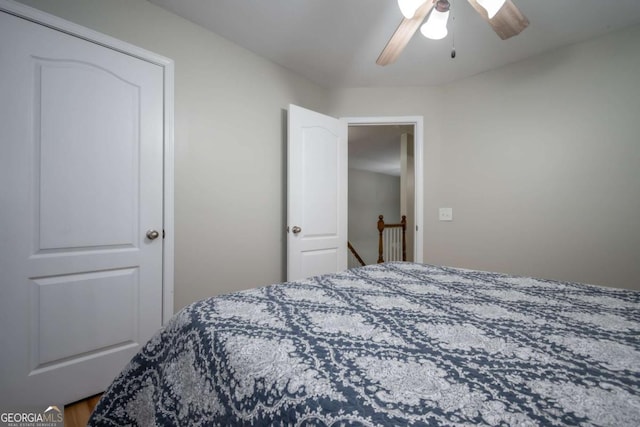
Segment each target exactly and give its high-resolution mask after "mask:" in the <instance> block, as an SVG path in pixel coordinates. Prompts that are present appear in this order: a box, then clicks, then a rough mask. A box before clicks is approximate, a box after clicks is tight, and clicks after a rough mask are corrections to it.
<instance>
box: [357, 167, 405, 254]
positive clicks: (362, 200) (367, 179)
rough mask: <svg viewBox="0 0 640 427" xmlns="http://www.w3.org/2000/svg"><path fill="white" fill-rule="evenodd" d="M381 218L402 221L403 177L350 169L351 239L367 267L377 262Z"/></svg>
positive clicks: (389, 220) (393, 221)
mask: <svg viewBox="0 0 640 427" xmlns="http://www.w3.org/2000/svg"><path fill="white" fill-rule="evenodd" d="M378 215H384V219H385V222H388V223H398V222H400V177H398V176H391V175H385V174H382V173H376V172H368V171H361V170H356V169H349V224H348V227H349V240H350V241H351V243H352V244H353V246H354V247H355V248H356V250H357V251H358V253H359V254H360V256H361V257H362V259H363V261H364V262H365V263H366V264H375V263H376V262H377V260H378V229H377V223H378Z"/></svg>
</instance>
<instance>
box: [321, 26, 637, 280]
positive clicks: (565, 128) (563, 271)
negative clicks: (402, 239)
mask: <svg viewBox="0 0 640 427" xmlns="http://www.w3.org/2000/svg"><path fill="white" fill-rule="evenodd" d="M638 70H640V26H635V27H632V28H629V29H627V30H623V31H620V32H617V33H613V34H609V35H606V36H604V37H601V38H598V39H595V40H592V41H588V42H585V43H580V44H576V45H573V46H569V47H566V48H563V49H560V50H557V51H554V52H551V53H548V54H545V55H541V56H538V57H536V58H533V59H530V60H526V61H522V62H519V63H516V64H513V65H510V66H506V67H503V68H500V69H498V70H495V71H491V72H487V73H484V74H481V75H477V76H474V77H472V78H469V79H466V80H463V81H460V82H457V83H455V84H451V85H447V86H443V87H438V88H404V89H397V88H354V89H347V90H341V91H336V92H334V93H333V101H332V107H331V109H330V112H331V113H332V114H333V115H336V116H342V115H349V116H357V115H385V114H386V115H401V114H411V115H420V114H422V115H424V116H425V141H424V144H425V145H424V146H425V149H424V156H425V183H424V186H425V221H424V224H425V227H424V228H425V230H424V233H425V234H424V242H425V243H424V256H425V258H424V259H425V262H429V263H435V264H444V265H453V266H462V267H469V268H476V269H484V270H493V271H501V272H507V273H512V274H522V275H532V276H537V277H545V278H552V279H560V280H571V281H579V282H588V283H594V284H603V285H611V286H616V287H627V288H634V289H640V280H638V278H639V277H640V74H639V72H638ZM438 207H452V208H453V217H454V220H453V221H452V222H440V221H438V219H437V210H438Z"/></svg>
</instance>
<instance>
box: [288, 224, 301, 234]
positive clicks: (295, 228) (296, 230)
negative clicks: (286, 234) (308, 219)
mask: <svg viewBox="0 0 640 427" xmlns="http://www.w3.org/2000/svg"><path fill="white" fill-rule="evenodd" d="M291 231H293V234H298V233H299V232H301V231H302V228H300V227H298V226H297V225H294V226H293V228H292V229H291Z"/></svg>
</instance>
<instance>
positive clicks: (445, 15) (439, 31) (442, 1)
mask: <svg viewBox="0 0 640 427" xmlns="http://www.w3.org/2000/svg"><path fill="white" fill-rule="evenodd" d="M449 7H450V5H449V2H448V1H447V0H439V1H438V2H437V3H436V6H435V7H434V8H433V9H432V10H431V13H430V14H429V18H427V22H425V23H424V24H423V25H422V26H421V27H420V32H421V33H422V35H423V36H425V37H426V38H428V39H431V40H440V39H443V38H445V37H446V36H447V34H448V33H449V32H448V30H447V21H448V20H449Z"/></svg>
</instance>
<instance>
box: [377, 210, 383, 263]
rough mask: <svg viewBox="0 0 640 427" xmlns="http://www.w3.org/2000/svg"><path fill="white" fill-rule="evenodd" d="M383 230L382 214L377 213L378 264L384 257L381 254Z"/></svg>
mask: <svg viewBox="0 0 640 427" xmlns="http://www.w3.org/2000/svg"><path fill="white" fill-rule="evenodd" d="M383 231H384V217H383V216H382V215H378V233H379V236H378V264H380V263H381V262H384V257H383V256H382V232H383Z"/></svg>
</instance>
